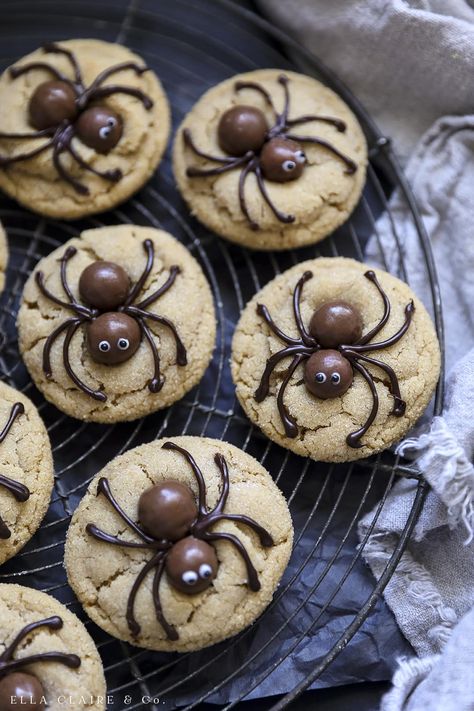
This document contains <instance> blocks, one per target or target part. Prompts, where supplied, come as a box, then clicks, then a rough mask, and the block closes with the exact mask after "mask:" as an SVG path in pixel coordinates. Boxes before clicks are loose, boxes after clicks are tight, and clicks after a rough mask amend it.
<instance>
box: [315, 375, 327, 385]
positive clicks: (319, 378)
mask: <svg viewBox="0 0 474 711" xmlns="http://www.w3.org/2000/svg"><path fill="white" fill-rule="evenodd" d="M314 379H315V380H316V382H317V383H325V382H326V380H327V378H326V376H325V374H324V373H316V375H315V376H314Z"/></svg>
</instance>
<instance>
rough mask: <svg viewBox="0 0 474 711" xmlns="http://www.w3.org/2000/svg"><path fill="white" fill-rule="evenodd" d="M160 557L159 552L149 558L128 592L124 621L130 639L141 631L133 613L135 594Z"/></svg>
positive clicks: (161, 553)
mask: <svg viewBox="0 0 474 711" xmlns="http://www.w3.org/2000/svg"><path fill="white" fill-rule="evenodd" d="M162 557H163V552H162V551H159V552H158V553H156V554H155V555H154V556H153V558H151V559H150V560H149V561H148V562H147V563H145V565H144V566H143V568H142V569H141V570H140V572H139V573H138V575H137V577H136V579H135V582H134V583H133V585H132V589H131V590H130V594H129V596H128V601H127V614H126V620H127V624H128V629H129V630H130V633H131V635H132V637H138V635H139V634H140V630H141V627H140V625H139V624H138V622H137V620H136V618H135V612H134V607H135V599H136V597H137V593H138V591H139V589H140V587H141V584H142V583H143V581H144V580H145V578H146V576H147V575H148V573H149V572H150V570H153V568H154V567H155V566H156V565H158V564H159V563H160V561H161V558H162Z"/></svg>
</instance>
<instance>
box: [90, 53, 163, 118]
mask: <svg viewBox="0 0 474 711" xmlns="http://www.w3.org/2000/svg"><path fill="white" fill-rule="evenodd" d="M127 69H132V70H133V71H134V72H135V74H138V75H139V76H141V75H142V74H144V73H145V72H148V71H150V70H149V69H148V67H141V66H140V65H139V64H137V63H136V62H122V63H121V64H115V65H114V66H113V67H109V68H108V69H104V71H103V72H100V74H98V75H97V76H96V78H95V79H94V81H93V82H92V84H91V85H90V86H88V87H87V89H86V91H85V92H84V94H83V96H81V98H80V100H79V106H80V108H83V107H84V106H85V104H86V103H87V102H88V101H89V97H90V95H91V94H92V93H93V92H94V91H95V90H96V89H97V88H98V87H99V86H100V85H101V84H103V83H104V81H105V80H106V79H108V78H109V77H111V76H112V75H113V74H117V73H118V72H124V71H126V70H127Z"/></svg>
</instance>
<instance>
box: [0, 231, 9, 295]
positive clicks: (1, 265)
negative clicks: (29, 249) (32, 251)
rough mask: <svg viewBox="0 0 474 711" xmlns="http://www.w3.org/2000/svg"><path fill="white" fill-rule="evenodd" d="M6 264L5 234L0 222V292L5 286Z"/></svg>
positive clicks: (6, 245)
mask: <svg viewBox="0 0 474 711" xmlns="http://www.w3.org/2000/svg"><path fill="white" fill-rule="evenodd" d="M7 262H8V244H7V236H6V234H5V230H4V229H3V225H2V223H1V222H0V292H2V291H3V287H4V286H5V271H6V268H7Z"/></svg>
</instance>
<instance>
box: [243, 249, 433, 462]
mask: <svg viewBox="0 0 474 711" xmlns="http://www.w3.org/2000/svg"><path fill="white" fill-rule="evenodd" d="M307 270H309V271H311V272H313V278H311V279H310V280H309V281H307V282H306V283H305V284H304V288H303V290H302V298H301V314H302V318H303V322H304V323H305V324H307V325H308V324H309V321H310V319H311V316H312V314H313V312H314V311H315V309H317V308H318V307H319V306H321V305H322V304H323V303H325V302H329V301H335V300H339V299H340V300H343V301H345V302H348V303H349V304H351V305H353V306H355V307H357V308H358V309H359V311H360V313H361V315H362V320H363V333H367V332H368V331H369V330H371V329H372V328H373V327H374V326H375V325H376V324H377V323H378V322H379V321H380V319H381V317H382V314H383V312H384V307H383V301H382V299H381V298H380V295H379V294H378V292H377V290H376V289H375V287H374V284H373V283H372V282H370V281H368V280H367V279H366V278H364V273H365V272H366V271H367V270H368V267H367V265H365V264H361V263H360V262H356V261H354V260H352V259H345V258H340V257H338V258H320V259H314V260H309V261H306V262H302V263H301V264H298V265H297V266H295V267H292V268H291V269H289V270H288V271H286V272H284V273H283V274H280V275H279V276H277V277H276V278H275V279H273V280H272V281H271V282H270V283H269V284H267V285H266V286H265V287H264V288H263V289H262V290H261V291H260V292H258V294H256V295H255V296H254V297H253V298H252V299H251V301H250V302H249V303H248V304H247V306H246V307H245V309H244V311H243V312H242V315H241V318H240V320H239V323H238V324H237V328H236V331H235V334H234V338H233V343H232V376H233V380H234V383H235V386H236V394H237V397H238V399H239V402H240V404H241V405H242V407H243V409H244V411H245V413H246V414H247V416H248V417H249V419H250V420H251V421H252V422H254V423H255V424H256V425H257V426H258V427H260V428H261V429H262V430H263V432H264V433H265V434H266V435H267V436H268V437H269V438H270V439H271V440H273V441H274V442H277V444H279V445H281V446H282V447H285V448H286V449H290V450H292V451H293V452H295V453H296V454H300V455H302V456H305V457H310V458H312V459H315V460H317V461H327V462H344V461H351V460H355V459H360V458H363V457H367V456H369V455H371V454H374V453H376V452H380V451H382V450H384V449H387V448H388V447H390V446H391V445H392V444H393V443H394V442H396V441H397V440H399V439H400V438H401V437H402V436H403V435H404V434H405V433H406V432H407V431H408V430H409V429H410V427H412V425H413V424H414V423H415V422H416V421H417V420H418V418H419V417H420V416H421V415H422V413H423V412H424V410H425V409H426V407H427V405H428V403H429V401H430V399H431V396H432V394H433V392H434V389H435V387H436V383H437V382H438V377H439V371H440V352H439V345H438V340H437V337H436V333H435V330H434V326H433V324H432V321H431V319H430V317H429V315H428V313H427V311H426V309H425V308H424V306H423V304H422V303H421V302H420V300H419V299H417V298H416V296H415V295H414V294H413V292H412V291H411V289H410V288H409V287H408V286H407V284H405V283H403V282H402V281H400V280H399V279H397V278H396V277H394V276H392V275H390V274H388V273H387V272H384V271H382V270H380V269H374V270H373V271H374V272H375V274H376V276H377V278H378V280H379V282H380V284H381V286H382V287H383V289H384V290H385V291H386V293H387V295H388V298H389V300H390V304H391V313H390V317H389V319H388V322H387V323H386V324H385V326H384V327H383V329H382V330H381V331H380V333H379V334H378V335H377V336H376V338H375V339H374V340H375V341H383V340H384V339H386V338H388V337H390V336H391V335H393V334H394V333H395V332H396V331H398V329H399V328H400V327H401V326H402V324H403V322H404V319H405V306H406V305H407V303H408V302H409V301H410V300H411V299H413V301H414V304H415V313H414V316H413V319H412V322H411V324H410V326H409V328H408V331H407V332H406V333H405V335H404V336H403V337H402V338H401V339H400V341H398V343H396V344H395V345H392V346H390V347H389V348H384V349H383V350H379V351H377V352H376V353H374V354H372V353H371V352H370V351H368V352H367V355H368V356H373V357H375V358H377V359H378V360H380V361H382V362H383V363H386V364H388V365H389V366H391V368H393V370H394V371H395V373H396V375H397V377H398V380H399V383H400V390H401V397H402V398H403V400H405V401H406V411H405V414H404V415H403V416H402V417H395V416H394V415H392V414H391V412H392V408H393V404H394V401H393V398H392V396H391V394H390V390H389V382H388V378H387V376H386V375H385V374H384V373H383V372H381V371H380V369H379V368H377V367H375V366H373V365H370V364H365V365H366V367H367V369H368V370H369V371H370V373H371V374H372V376H373V378H374V381H375V386H376V390H377V394H378V397H379V411H378V414H377V416H376V418H375V420H374V422H373V424H372V425H371V426H370V427H369V429H368V431H367V432H366V434H365V435H364V436H363V437H362V439H361V443H362V445H363V446H362V447H361V448H360V449H354V448H352V447H350V446H349V445H348V444H347V443H346V437H347V436H348V435H349V433H351V432H352V431H354V430H356V429H357V428H359V427H362V425H363V424H364V422H365V421H366V420H367V417H368V415H369V413H370V411H371V407H372V402H373V401H372V396H371V392H370V389H369V386H368V384H367V383H366V381H365V380H364V379H363V378H362V376H361V375H360V374H359V373H356V374H355V376H354V380H353V382H352V385H351V386H350V387H349V389H348V390H347V391H346V392H345V393H344V394H343V395H342V396H340V397H334V398H331V399H326V400H323V399H320V398H317V397H315V396H314V395H312V394H311V393H310V392H308V390H307V389H306V387H305V385H304V382H303V372H304V371H303V367H304V365H303V364H300V365H299V366H298V367H297V368H296V371H295V372H294V374H293V376H292V377H291V379H290V382H289V385H288V387H287V389H286V392H285V395H284V403H285V405H286V407H287V408H288V410H289V413H290V415H291V416H292V417H294V418H295V420H296V424H297V426H298V435H297V436H296V437H295V438H290V437H287V436H286V435H285V431H284V428H283V424H282V421H281V418H280V415H279V410H278V404H277V393H278V389H279V386H280V385H281V383H282V381H283V378H284V377H285V375H286V372H287V368H288V366H289V364H290V362H291V358H285V359H284V360H282V361H281V362H280V363H279V364H278V366H277V367H276V368H275V370H274V373H273V375H272V377H271V380H270V393H269V395H268V396H267V397H266V398H265V399H264V400H263V401H262V402H260V403H259V402H257V401H256V399H255V397H254V394H255V391H256V390H257V387H258V385H259V383H260V378H261V376H262V373H263V371H264V369H265V365H266V362H267V359H268V358H269V357H270V356H271V355H272V354H273V353H276V352H277V351H279V350H281V349H282V348H283V346H284V345H285V344H283V343H282V341H281V340H280V339H279V338H277V336H276V335H274V334H273V333H272V332H271V331H270V329H269V327H268V326H267V324H266V323H265V322H264V320H263V318H261V317H260V316H259V315H258V314H257V312H256V308H257V304H264V305H265V306H266V307H267V308H268V310H269V312H270V314H271V316H272V318H273V320H274V322H275V323H276V324H278V326H279V327H280V328H281V329H282V331H284V332H285V333H286V334H288V335H289V336H292V337H295V338H296V337H297V335H298V333H297V328H296V324H295V320H294V316H293V307H292V294H293V291H294V288H295V285H296V283H297V282H298V280H299V279H300V278H301V276H302V275H303V273H304V272H305V271H307ZM369 343H370V342H369Z"/></svg>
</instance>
